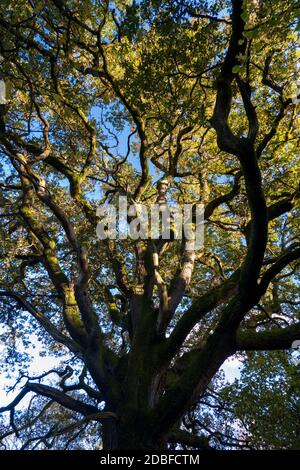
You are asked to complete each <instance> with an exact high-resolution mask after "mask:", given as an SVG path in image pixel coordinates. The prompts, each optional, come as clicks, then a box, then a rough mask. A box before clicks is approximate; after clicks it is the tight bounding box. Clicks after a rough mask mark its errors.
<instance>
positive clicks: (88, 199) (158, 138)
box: [0, 0, 300, 449]
mask: <svg viewBox="0 0 300 470" xmlns="http://www.w3.org/2000/svg"><path fill="white" fill-rule="evenodd" d="M298 17H299V8H298V9H297V2H296V1H295V2H294V1H276V0H274V1H267V2H260V1H256V0H251V1H247V2H243V1H241V0H232V2H227V1H215V2H184V1H152V2H143V1H142V2H135V1H134V2H131V1H126V0H124V1H123V0H122V1H117V2H113V3H112V2H109V1H102V2H98V1H93V0H86V1H82V2H73V1H71V0H69V1H61V0H51V1H50V2H47V3H46V4H44V3H42V2H38V1H25V0H22V1H21V0H19V1H18V0H16V1H7V0H5V1H3V2H2V3H1V17H0V28H1V41H0V53H1V56H2V60H1V74H2V78H3V79H4V80H5V83H6V88H7V103H6V104H5V105H1V120H0V143H1V158H2V161H3V164H2V169H1V178H2V180H1V186H0V200H1V206H2V209H1V214H0V220H1V239H2V245H1V252H0V256H1V274H0V276H1V281H0V282H1V290H0V298H1V302H2V304H3V309H2V313H1V319H2V322H3V325H4V327H3V328H4V329H3V332H4V335H5V338H6V346H7V350H8V356H7V358H6V365H7V366H8V368H9V369H10V372H11V370H12V368H13V367H14V366H18V364H20V363H21V364H22V368H24V364H25V360H26V357H27V356H26V351H24V352H22V351H23V350H22V348H21V347H20V342H21V341H22V342H23V346H24V347H25V349H26V348H28V346H29V345H30V344H31V343H32V341H33V340H32V338H33V335H34V334H37V337H38V339H39V340H40V341H41V342H42V343H43V347H44V350H45V351H47V353H48V355H49V354H51V355H52V356H56V357H57V364H58V367H57V368H55V369H54V370H49V371H48V372H45V374H43V376H42V377H28V374H27V376H26V373H25V376H24V371H23V372H22V373H23V376H22V375H21V376H20V379H19V385H22V387H21V388H20V393H19V394H18V395H17V396H16V398H15V399H14V400H13V401H12V402H11V404H10V405H8V406H5V407H2V408H1V411H2V412H6V411H7V412H9V413H10V428H11V430H12V431H13V432H14V434H15V436H16V437H17V438H18V439H20V441H21V443H22V445H23V446H25V447H26V448H28V447H29V448H32V447H34V446H36V445H37V446H39V445H40V446H45V445H46V446H50V445H51V446H52V447H55V446H56V447H60V446H61V445H62V444H61V442H62V441H60V440H59V436H62V435H64V434H66V433H68V432H71V433H75V428H77V429H78V435H77V437H75V438H74V439H77V441H76V442H78V439H79V442H84V439H88V437H87V436H88V434H89V429H90V428H89V427H88V426H96V428H94V429H96V431H95V430H94V433H96V434H97V432H99V436H98V438H99V442H98V446H100V445H103V446H104V448H107V449H112V448H143V449H157V448H166V447H167V446H176V445H181V446H187V447H191V448H208V447H214V446H215V447H218V446H219V445H223V446H225V447H228V446H229V447H230V446H232V447H247V446H248V444H249V443H248V441H247V440H245V439H244V438H243V437H242V438H241V439H240V438H239V437H238V438H237V439H235V437H234V436H233V437H234V439H231V440H230V442H228V441H226V439H224V438H220V435H218V436H219V438H220V439H219V440H218V439H217V440H218V442H219V443H218V442H216V434H215V433H216V430H211V429H210V428H209V427H208V426H207V425H206V424H205V423H206V421H207V419H208V417H206V418H205V419H204V418H203V420H202V421H201V419H200V420H199V417H201V416H202V414H201V413H199V412H198V414H196V416H195V410H197V407H198V404H199V402H200V401H201V399H203V397H205V396H206V394H207V393H208V392H209V391H210V389H211V387H212V386H215V387H216V385H214V384H215V382H214V380H213V379H214V377H215V376H216V374H217V372H218V370H219V369H220V367H221V366H222V364H223V363H224V361H225V360H226V359H227V358H229V357H230V356H232V355H234V354H235V353H237V352H239V351H270V350H279V349H289V348H290V347H291V344H292V342H293V341H294V340H295V339H299V337H300V323H299V314H298V313H297V309H298V305H299V300H298V298H297V288H298V285H299V277H298V274H297V268H298V265H299V261H298V260H299V256H300V246H299V227H298V225H299V223H298V220H297V216H298V215H299V206H298V201H299V182H298V176H299V175H298V174H297V171H298V166H297V163H298V161H299V160H298V157H299V150H298V144H299V115H298V114H297V102H298V100H299V97H298V91H297V83H296V80H297V63H298V53H299V43H298V36H297V31H298V29H299V28H298V27H299V23H297V21H298V20H297V18H298ZM161 178H167V179H168V182H169V191H168V195H167V198H168V202H169V203H170V204H172V203H174V202H177V203H179V204H183V203H191V204H194V205H197V204H199V203H202V204H204V206H205V212H204V216H205V221H206V224H205V226H206V230H205V246H204V248H203V250H201V251H197V252H194V251H192V250H191V249H190V246H189V245H188V244H186V241H185V240H184V239H183V241H182V242H179V241H178V240H173V239H170V240H166V241H165V240H164V241H163V240H160V239H159V240H150V239H149V240H138V241H135V242H134V241H132V240H130V239H127V240H102V241H101V240H99V239H97V237H96V226H97V222H98V218H97V216H96V208H97V206H98V205H99V204H103V203H105V202H110V203H112V204H115V203H116V201H117V198H118V196H119V195H127V197H128V200H129V202H134V203H144V204H147V205H148V206H149V207H150V205H151V204H153V203H154V202H155V201H156V200H157V196H158V194H157V189H156V187H155V183H157V182H158V181H159V180H161ZM267 354H268V353H266V355H263V356H261V357H262V358H265V359H264V360H263V361H262V365H261V367H262V368H263V367H264V365H267V364H268V357H269V356H268V355H267ZM29 359H30V358H29ZM62 363H65V364H64V367H61V366H62ZM264 374H265V372H264ZM264 374H263V375H262V377H264ZM50 379H51V380H50ZM215 381H216V380H215ZM27 394H29V396H31V397H35V396H36V395H37V396H38V397H39V398H38V399H37V400H34V401H33V405H30V406H29V412H28V410H27V412H26V413H25V414H24V412H18V413H15V408H16V407H17V406H18V405H19V403H20V404H22V401H23V400H24V397H25V396H26V395H27ZM227 396H229V397H230V394H227ZM25 399H26V398H25ZM231 399H232V398H231ZM262 399H263V398H262ZM30 403H32V400H31V401H30ZM52 403H53V405H52ZM50 404H51V405H50ZM52 406H55V410H59V411H57V412H56V411H54V412H53V413H52V410H51V408H52ZM205 406H208V407H211V408H212V409H214V403H212V402H210V401H208V402H206V405H205ZM49 407H50V411H49ZM235 409H236V412H237V415H238V416H241V415H240V414H239V413H240V412H239V409H238V406H236V407H235ZM47 413H48V414H49V413H50V416H51V419H50V418H49V419H45V416H46V417H47V416H48V415H47ZM15 415H16V416H15ZM14 418H16V419H14ZM195 419H197V421H198V422H197V423H196V424H197V425H195V423H194V424H193V425H192V422H193V421H195ZM52 423H54V424H53V425H52ZM186 423H187V424H188V426H186ZM215 423H217V421H216V420H215ZM4 424H5V422H4ZM225 424H226V423H225ZM99 425H100V428H99ZM68 426H69V427H70V426H73V427H72V428H71V431H70V429H67V428H68ZM28 429H34V430H35V431H34V435H32V437H29V436H28ZM86 430H87V431H86ZM97 430H98V431H97ZM8 432H10V431H9V430H6V431H4V435H5V434H6V436H7V433H8ZM224 433H225V434H226V429H225V430H224ZM30 436H31V433H30ZM72 436H73V434H72ZM225 437H226V436H225ZM100 438H101V439H102V443H101V442H100ZM81 439H82V440H81ZM264 439H265V438H264ZM266 439H268V437H266ZM80 440H81V441H80ZM64 442H65V441H64ZM93 442H94V441H93ZM93 442H92V444H91V445H94V444H93ZM278 442H279V441H277V445H281V444H278ZM285 442H286V440H285V438H284V439H283V441H282V445H283V446H284V445H286V444H285ZM222 443H223V444H222ZM16 445H18V444H16ZM78 445H79V444H78ZM254 445H256V443H254ZM264 445H265V442H264Z"/></svg>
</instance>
